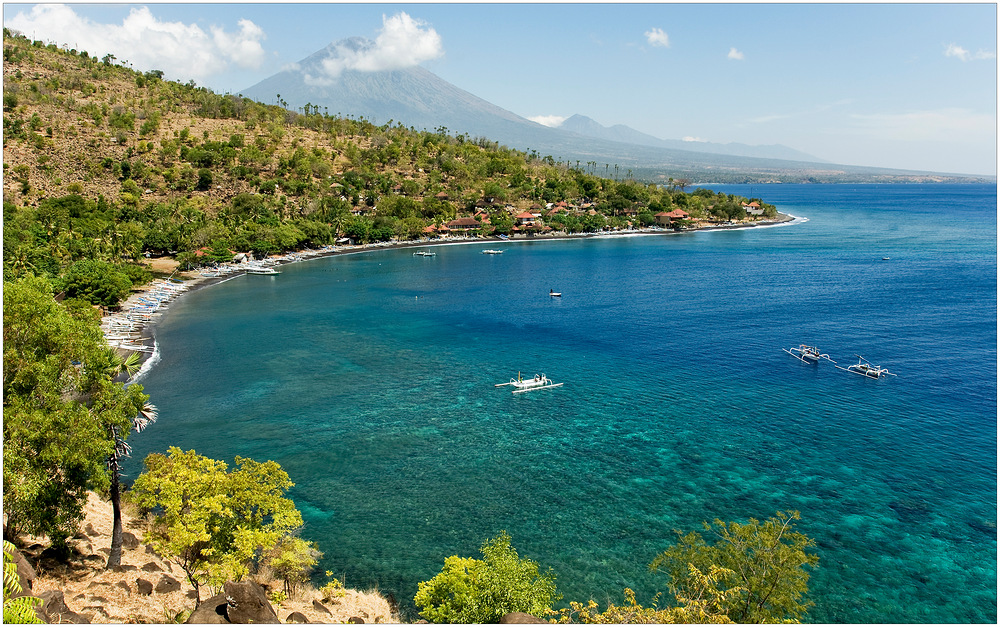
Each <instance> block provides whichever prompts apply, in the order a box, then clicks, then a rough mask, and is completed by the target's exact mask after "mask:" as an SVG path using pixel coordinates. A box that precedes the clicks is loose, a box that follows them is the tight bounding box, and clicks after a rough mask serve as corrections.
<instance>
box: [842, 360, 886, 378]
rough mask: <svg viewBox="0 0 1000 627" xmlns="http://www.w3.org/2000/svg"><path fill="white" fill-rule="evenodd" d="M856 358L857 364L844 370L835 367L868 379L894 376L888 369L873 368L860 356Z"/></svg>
mask: <svg viewBox="0 0 1000 627" xmlns="http://www.w3.org/2000/svg"><path fill="white" fill-rule="evenodd" d="M857 358H858V363H856V364H852V365H850V366H848V367H846V368H842V367H840V366H837V368H840V369H841V370H846V371H847V372H853V373H854V374H859V375H861V376H863V377H868V378H869V379H881V378H882V377H884V376H890V377H894V376H896V375H895V374H893V373H891V372H889V369H888V368H883V367H881V366H873V365H872V364H871V362H869V361H868V360H867V359H865V358H864V357H862V356H861V355H857Z"/></svg>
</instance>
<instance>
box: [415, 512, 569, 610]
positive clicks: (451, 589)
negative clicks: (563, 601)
mask: <svg viewBox="0 0 1000 627" xmlns="http://www.w3.org/2000/svg"><path fill="white" fill-rule="evenodd" d="M510 542H511V539H510V536H509V535H508V534H507V532H506V531H503V532H501V533H500V535H499V536H497V537H496V538H493V539H491V540H487V541H486V542H485V543H484V544H483V547H482V549H480V551H481V552H482V554H483V558H484V559H482V560H478V559H475V558H471V557H458V556H457V555H453V556H451V557H448V558H446V559H445V561H444V568H443V569H442V570H441V572H440V573H438V574H437V575H435V576H434V577H433V578H432V579H431V580H430V581H422V582H420V583H419V584H418V591H417V595H416V597H414V601H415V602H416V604H417V606H418V607H419V608H420V615H421V616H423V617H424V618H426V619H427V620H429V621H431V622H434V623H497V622H499V621H500V619H501V618H502V617H503V615H504V614H509V613H510V612H525V613H527V614H533V615H535V616H544V615H545V614H546V613H547V612H548V611H549V610H550V609H551V607H552V604H553V603H555V602H556V601H558V600H559V599H560V598H561V596H560V595H558V594H556V584H555V579H556V577H555V574H554V573H553V572H552V570H551V569H550V570H548V571H547V572H546V573H545V574H544V575H540V574H539V572H538V564H537V563H535V562H534V561H532V560H530V559H527V558H524V559H521V558H519V557H518V555H517V551H516V550H515V549H514V547H512V546H511V545H510Z"/></svg>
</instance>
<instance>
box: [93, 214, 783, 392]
mask: <svg viewBox="0 0 1000 627" xmlns="http://www.w3.org/2000/svg"><path fill="white" fill-rule="evenodd" d="M800 219H801V218H798V217H796V216H792V215H789V214H786V213H781V212H779V213H778V217H777V218H776V219H774V220H759V221H753V222H748V223H735V224H728V223H726V224H712V225H707V226H699V227H695V228H690V229H685V230H682V231H673V230H666V229H664V228H662V227H652V228H650V227H647V228H640V229H631V230H627V231H609V232H597V233H565V232H562V231H559V232H557V233H553V234H551V235H538V236H532V237H519V238H516V239H515V238H507V239H503V238H500V237H451V236H449V237H445V238H437V239H433V240H415V241H406V242H400V241H393V242H379V243H374V244H350V245H347V246H336V245H330V246H326V247H324V248H320V249H306V250H303V251H298V252H294V253H287V254H284V255H273V256H271V257H268V258H267V259H266V260H265V262H266V263H267V264H268V265H269V266H274V267H279V266H283V265H288V264H292V263H299V262H303V261H309V260H312V259H322V258H325V257H336V256H340V255H352V254H358V253H365V252H371V251H376V250H397V249H405V248H427V247H431V246H448V245H453V246H454V245H469V244H476V243H483V244H487V243H496V242H502V243H516V242H536V241H545V242H552V241H561V240H572V239H587V238H613V237H633V236H640V235H680V234H683V233H695V232H700V231H725V230H742V229H755V228H767V227H775V226H782V225H788V224H792V223H794V222H796V221H797V220H800ZM219 265H222V266H225V267H232V268H234V269H232V270H230V271H228V272H226V274H225V275H223V276H214V277H207V276H203V275H202V271H199V270H187V271H184V272H174V273H173V274H171V275H170V277H168V278H167V279H154V280H153V281H151V282H150V283H148V284H146V285H143V286H140V287H139V288H138V289H136V291H134V292H133V293H132V294H130V295H129V297H128V298H127V299H125V300H124V301H122V303H121V305H120V306H119V311H116V312H112V313H105V314H102V316H101V322H100V325H101V331H102V332H103V333H104V336H105V338H108V337H109V333H111V331H110V330H109V328H108V327H107V326H106V325H110V324H111V321H112V320H114V319H116V318H119V317H120V316H123V315H125V313H126V312H128V311H131V310H132V308H134V307H142V306H143V302H142V300H141V299H143V298H145V297H146V296H147V295H148V294H150V293H151V292H153V291H155V290H157V289H158V288H160V287H162V286H163V285H164V284H165V283H166V284H170V283H173V284H175V285H177V286H178V289H177V291H176V293H174V295H173V296H172V297H171V298H169V299H166V300H164V301H163V302H162V303H161V304H160V306H157V307H156V308H155V310H154V311H152V312H151V313H150V314H148V317H149V319H148V320H144V321H142V322H136V323H135V326H134V329H133V331H132V333H134V334H136V335H139V336H140V337H141V336H143V335H144V334H146V333H147V332H148V333H149V334H150V335H151V337H149V338H145V339H147V340H152V342H153V345H152V346H151V347H148V348H149V349H150V350H149V351H145V350H134V349H130V348H127V347H120V346H115V345H111V346H112V347H113V348H116V350H118V352H119V353H120V354H122V356H123V357H125V356H127V355H128V354H129V353H134V354H138V355H139V364H140V367H139V370H138V371H137V372H136V374H135V375H134V376H132V377H128V378H127V379H125V382H126V384H127V385H131V384H132V383H138V382H139V381H140V380H141V379H142V378H143V377H144V376H145V374H146V373H148V372H149V371H150V370H152V368H153V366H155V365H156V363H157V362H158V361H159V345H158V344H157V342H156V326H157V325H156V323H157V321H158V319H159V318H158V317H159V316H162V315H163V314H164V313H166V311H167V310H168V309H169V304H170V302H172V301H173V300H174V299H175V298H179V297H181V296H183V295H184V294H185V293H187V292H192V291H196V290H202V289H205V288H207V287H211V286H213V285H217V284H219V283H224V282H226V281H229V280H231V279H235V278H237V277H239V276H242V275H245V274H247V268H240V267H239V266H241V265H247V266H250V264H235V265H234V264H228V265H227V264H219ZM174 275H178V276H179V277H181V280H178V279H174V278H173V277H174ZM181 287H182V288H183V289H179V288H181ZM154 316H156V317H155V318H154ZM109 344H110V343H109Z"/></svg>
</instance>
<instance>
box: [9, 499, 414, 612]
mask: <svg viewBox="0 0 1000 627" xmlns="http://www.w3.org/2000/svg"><path fill="white" fill-rule="evenodd" d="M85 513H86V519H85V520H84V521H83V523H82V525H81V527H80V528H81V532H80V533H79V534H78V535H77V536H76V537H75V538H73V539H72V540H70V546H71V547H72V548H74V549H75V557H74V559H73V560H71V562H70V563H69V564H63V565H59V566H50V567H49V568H48V569H46V568H45V567H44V564H45V563H44V562H43V567H41V568H38V579H36V580H35V583H34V587H33V588H32V592H33V593H34V594H36V595H37V594H39V593H41V592H44V591H46V590H62V591H63V594H64V596H65V599H66V604H67V605H68V606H69V608H70V609H71V610H73V611H74V612H77V613H80V614H83V615H86V616H88V617H89V618H90V620H91V622H95V623H164V622H167V623H169V622H173V621H174V619H175V618H176V617H177V616H178V615H179V614H181V612H184V611H188V610H192V609H194V600H193V598H192V596H190V595H193V591H194V589H193V588H192V587H191V586H190V585H189V584H188V583H187V580H186V579H185V577H184V573H183V572H182V571H181V569H180V568H179V567H178V566H177V565H176V564H172V563H171V562H169V561H167V560H164V559H161V558H160V557H158V556H157V555H155V554H153V553H150V552H148V551H147V550H146V548H145V545H143V544H140V545H139V547H138V548H136V549H132V550H123V551H122V565H123V566H124V567H125V569H126V570H124V571H123V572H114V571H107V570H104V565H105V564H106V563H107V559H108V558H107V556H108V553H109V552H110V548H111V524H112V516H111V504H110V503H109V502H107V501H103V500H101V499H100V498H98V497H97V495H95V494H93V493H91V494H90V498H89V500H88V502H87V506H86V511H85ZM124 528H125V530H126V531H127V532H130V533H132V534H134V535H135V536H136V537H139V538H140V539H141V538H142V534H143V531H144V529H145V521H144V520H142V519H137V518H134V517H132V516H130V515H129V511H128V508H127V507H126V512H125V514H124ZM33 543H34V544H33ZM26 544H27V545H28V547H29V548H28V549H26V550H25V555H26V556H28V557H29V559H31V556H33V555H37V554H38V553H39V552H40V551H41V550H42V548H43V547H44V545H45V541H44V539H42V538H29V539H28V540H27V542H26ZM31 561H32V562H34V560H31ZM144 568H145V569H146V570H144ZM164 575H168V576H170V577H172V578H174V579H176V580H177V581H179V582H180V583H181V589H180V590H179V591H176V592H168V593H166V594H160V593H157V592H153V594H151V595H149V596H144V595H141V594H139V592H138V590H137V586H136V579H139V578H142V579H145V580H146V581H149V582H150V583H152V584H153V585H154V586H156V584H157V583H158V582H159V580H160V577H162V576H164ZM259 583H262V584H264V585H265V586H269V587H270V589H272V590H280V589H281V583H280V582H277V581H274V580H271V579H268V578H266V577H265V578H262V579H260V581H259ZM123 584H124V585H123ZM126 588H127V590H126ZM201 596H202V599H205V598H208V597H209V596H211V593H210V592H209V591H208V590H207V589H202V592H201ZM319 599H320V593H319V592H317V591H316V590H315V588H313V587H311V586H306V587H304V588H303V589H302V590H300V591H299V592H298V593H297V594H296V595H295V597H294V598H292V599H290V600H288V601H285V602H283V603H282V604H281V605H280V606H279V605H277V604H272V606H273V607H274V610H275V612H276V613H277V614H278V618H279V619H280V620H281V621H283V622H284V621H285V619H286V618H287V617H288V615H289V614H291V613H292V612H301V613H302V614H304V615H305V616H306V617H307V618H308V619H309V622H311V623H344V622H346V621H347V619H349V618H351V617H352V616H356V617H359V618H362V619H363V620H364V621H365V623H376V622H381V623H397V622H399V618H398V617H397V616H396V615H395V614H393V613H392V610H391V608H390V606H389V602H388V601H387V600H386V599H385V598H383V597H382V596H381V595H380V594H378V592H377V591H369V592H361V591H358V590H350V589H348V590H346V594H345V596H344V597H343V598H341V599H339V600H338V601H327V602H323V605H324V606H325V607H327V608H328V609H329V610H330V614H327V613H325V612H323V611H321V610H319V609H317V608H315V607H314V606H313V601H314V600H319Z"/></svg>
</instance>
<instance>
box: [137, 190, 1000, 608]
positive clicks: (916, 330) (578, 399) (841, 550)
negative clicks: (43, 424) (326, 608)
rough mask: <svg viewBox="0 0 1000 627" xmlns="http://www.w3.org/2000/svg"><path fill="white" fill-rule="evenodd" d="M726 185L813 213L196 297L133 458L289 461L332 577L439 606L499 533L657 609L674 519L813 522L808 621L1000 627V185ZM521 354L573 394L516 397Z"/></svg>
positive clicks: (348, 271) (397, 255) (163, 331)
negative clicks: (152, 419)
mask: <svg viewBox="0 0 1000 627" xmlns="http://www.w3.org/2000/svg"><path fill="white" fill-rule="evenodd" d="M712 189H715V190H721V191H726V192H732V193H739V194H742V195H746V196H749V195H751V194H752V195H753V196H760V197H762V198H763V199H764V200H765V201H767V202H770V203H774V204H776V205H778V207H779V210H781V211H783V212H785V213H789V214H792V215H794V216H798V217H799V218H801V220H798V221H797V222H796V223H794V224H790V225H785V226H780V227H773V228H754V229H744V230H734V231H714V232H704V231H703V232H695V233H686V234H658V235H642V236H632V237H618V236H616V237H603V238H591V239H575V240H565V241H533V242H517V243H513V242H512V243H507V244H501V245H502V246H503V247H504V250H505V252H504V254H502V255H483V254H481V252H480V251H481V250H482V249H483V248H487V247H497V245H496V244H493V243H490V244H489V245H488V246H487V245H483V244H479V245H451V246H441V247H437V248H435V249H434V251H435V252H436V253H437V255H436V256H434V257H426V258H424V257H415V256H413V255H412V254H411V253H412V251H410V250H381V251H375V252H368V253H364V254H352V255H344V256H338V257H331V258H325V259H316V260H312V261H308V262H305V263H300V264H294V265H288V266H284V267H282V274H281V275H280V276H277V277H265V276H244V277H239V278H235V279H232V280H230V281H227V282H225V283H222V284H219V285H216V286H213V287H210V288H207V289H202V290H197V291H195V292H192V293H190V294H187V295H185V296H184V297H182V298H180V299H178V300H177V301H176V302H175V303H174V304H172V305H171V308H170V310H169V312H168V313H167V314H166V315H165V316H164V317H163V319H162V320H161V321H160V322H159V323H158V325H157V326H156V328H155V334H156V338H157V344H158V347H159V349H158V350H159V354H158V362H157V363H156V365H155V366H154V367H153V368H152V369H151V370H150V371H149V372H148V374H146V375H145V376H144V378H143V379H142V381H141V382H142V384H143V385H144V386H145V389H146V392H147V393H149V394H150V395H151V396H152V402H153V403H155V404H156V405H157V406H158V407H159V409H160V418H159V421H158V422H157V423H156V424H155V425H153V426H152V427H151V428H149V429H148V430H147V431H145V432H143V433H142V434H140V435H137V436H133V437H132V438H131V440H130V441H131V443H132V444H133V447H134V455H133V459H132V461H131V475H132V476H133V477H134V476H135V473H136V471H137V470H138V468H139V464H140V462H141V460H142V458H143V457H144V456H145V455H146V454H147V453H149V452H164V451H165V450H166V448H167V446H169V445H176V446H180V447H182V448H183V449H185V450H187V449H195V450H197V452H198V453H200V454H203V455H207V456H209V457H213V458H216V459H223V460H225V461H227V463H230V464H231V463H232V460H233V457H234V456H236V455H241V456H247V457H252V458H254V459H258V460H265V459H273V460H275V461H277V462H279V463H280V464H281V466H282V467H283V468H284V469H285V470H287V471H288V473H289V474H290V475H291V478H292V480H293V481H294V482H295V484H296V485H295V487H294V488H293V489H292V491H291V494H290V496H291V497H292V498H293V499H294V500H295V503H296V505H297V506H298V507H299V509H300V510H301V511H302V513H303V516H304V518H305V521H306V526H305V528H304V529H303V531H302V535H303V537H305V538H307V539H311V540H315V541H316V542H317V543H318V544H319V546H320V548H321V550H322V551H323V552H324V554H325V557H324V559H323V560H322V562H321V564H320V572H322V571H325V570H331V571H333V572H334V573H335V574H336V575H337V576H339V577H342V578H345V579H346V582H347V585H348V586H351V587H359V588H365V587H369V586H374V585H377V586H378V587H379V589H381V590H382V591H383V592H384V593H391V594H392V595H393V596H394V597H395V599H396V600H397V601H399V603H400V604H401V606H402V608H403V609H404V611H406V610H408V611H410V612H411V614H410V616H412V617H414V618H415V616H414V615H413V614H412V612H413V602H412V599H413V595H414V594H415V593H416V591H417V582H419V581H422V580H426V579H429V578H430V577H432V576H433V575H435V574H436V573H437V572H439V571H440V570H441V567H442V566H443V562H444V558H445V557H447V556H449V555H456V554H457V555H462V556H477V557H478V556H479V554H478V548H479V546H480V545H481V544H482V542H483V541H484V540H485V539H487V538H490V537H493V536H495V535H496V534H497V533H498V532H499V531H501V530H504V529H505V530H507V531H508V532H509V533H510V534H511V536H512V537H513V540H514V546H515V547H516V548H517V549H518V551H519V553H520V554H521V555H522V556H528V557H531V558H532V559H534V560H536V561H537V562H539V563H540V564H541V565H542V567H543V568H545V567H551V568H552V569H553V570H554V571H555V573H556V575H557V580H556V583H557V586H558V589H559V591H560V592H561V593H562V594H563V595H564V601H570V600H579V601H585V600H587V599H589V598H593V599H595V600H597V601H599V602H600V603H602V604H604V603H606V602H607V601H608V600H612V601H615V602H619V603H620V602H621V601H622V589H623V588H624V587H626V586H627V587H630V588H633V589H634V590H635V591H636V592H637V594H638V597H639V600H640V601H641V602H644V603H648V602H649V601H650V600H651V599H652V597H653V595H654V594H655V593H656V592H657V591H663V592H664V593H665V597H669V595H668V594H666V590H667V588H666V581H665V578H664V576H663V575H659V574H651V573H649V572H648V564H649V563H650V562H651V561H652V560H653V558H654V557H655V556H656V555H657V554H658V553H659V552H661V551H662V550H664V549H665V548H666V547H667V546H668V545H669V543H670V542H671V541H672V539H673V538H674V537H675V536H674V535H673V530H674V529H680V530H692V529H699V528H700V525H701V522H702V521H705V520H708V521H710V520H713V519H715V518H720V519H722V520H726V521H745V520H746V519H748V518H751V517H754V518H757V519H763V518H766V517H768V516H770V515H772V514H773V513H774V512H775V511H777V510H799V511H800V512H801V514H802V520H801V521H800V524H799V529H800V530H801V531H803V532H804V533H806V534H808V535H809V536H811V537H813V538H815V539H816V542H817V547H816V549H815V551H816V553H817V554H818V555H819V565H818V567H817V568H816V569H815V570H813V571H812V578H811V579H810V598H811V599H812V600H813V601H815V603H816V605H815V607H814V608H812V610H811V611H810V613H809V614H808V616H807V619H808V620H809V621H811V622H822V623H845V622H846V623H967V622H975V623H995V622H996V621H997V195H996V191H997V188H996V187H995V186H984V185H755V186H753V188H750V187H749V186H713V187H712ZM884 257H888V258H889V259H888V260H884V259H883V258H884ZM550 289H554V290H556V291H559V292H562V294H563V296H562V298H550V297H549V295H548V293H549V290H550ZM800 343H808V344H815V345H818V346H819V347H820V348H821V349H822V350H823V351H824V352H826V353H829V354H830V356H831V357H832V358H833V359H834V360H836V361H837V362H839V363H840V364H841V365H848V364H851V363H856V361H857V358H856V355H863V356H864V357H865V358H867V359H869V360H871V361H872V362H873V363H876V364H880V365H882V366H883V367H888V368H889V369H890V370H891V371H892V372H893V373H897V375H898V376H895V377H888V378H886V379H882V380H869V379H866V378H864V377H861V376H856V375H853V374H849V373H847V372H843V371H840V370H837V369H836V368H834V367H833V364H832V363H829V362H823V363H820V364H818V365H806V364H803V363H801V362H799V361H797V360H795V359H793V358H792V357H790V356H789V355H788V354H786V353H785V352H783V351H782V348H783V347H792V346H797V345H798V344H800ZM519 371H520V372H521V373H522V374H524V375H534V374H536V373H545V374H546V375H548V376H549V378H551V379H553V380H555V381H557V382H565V386H563V387H561V388H556V389H550V390H542V391H535V392H531V393H528V394H519V395H513V394H511V393H510V391H509V388H494V385H493V384H495V383H500V382H505V381H508V380H509V379H510V378H511V377H512V376H516V375H517V373H518V372H519Z"/></svg>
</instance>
